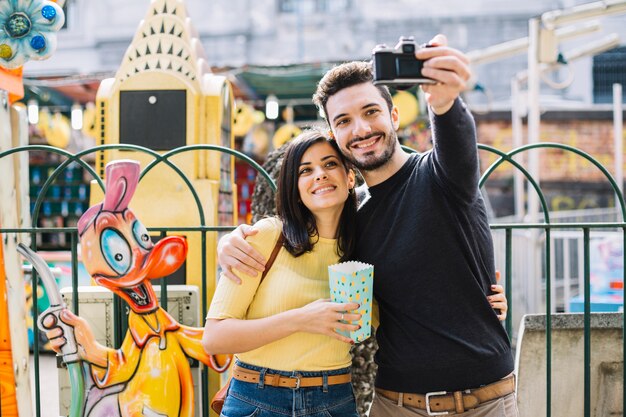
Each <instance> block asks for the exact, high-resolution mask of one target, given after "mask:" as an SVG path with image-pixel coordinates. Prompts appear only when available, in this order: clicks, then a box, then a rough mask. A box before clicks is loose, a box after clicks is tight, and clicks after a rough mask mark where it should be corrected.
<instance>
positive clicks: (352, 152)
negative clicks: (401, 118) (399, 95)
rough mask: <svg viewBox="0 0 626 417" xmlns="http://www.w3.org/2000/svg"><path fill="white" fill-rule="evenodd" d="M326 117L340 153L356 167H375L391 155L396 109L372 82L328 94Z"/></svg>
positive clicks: (372, 168)
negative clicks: (388, 103) (391, 106)
mask: <svg viewBox="0 0 626 417" xmlns="http://www.w3.org/2000/svg"><path fill="white" fill-rule="evenodd" d="M326 116H327V117H328V122H329V124H330V126H331V128H332V131H333V134H334V135H335V139H336V140H337V143H338V144H339V148H340V149H341V152H342V153H343V154H344V155H345V156H346V158H347V159H348V160H349V161H350V162H352V163H353V164H354V166H356V167H357V168H358V169H361V170H364V171H371V170H375V169H377V168H380V167H381V166H383V165H385V164H386V163H387V162H388V161H389V160H390V159H391V157H392V156H393V154H394V151H395V148H396V142H397V135H396V129H397V128H398V110H397V109H396V108H395V107H394V108H392V110H391V112H390V111H389V107H388V106H387V102H386V101H385V100H384V99H383V97H382V96H381V94H380V92H379V91H378V89H377V88H376V87H375V86H374V85H373V84H372V83H369V82H368V83H362V84H356V85H353V86H351V87H347V88H344V89H342V90H340V91H338V92H337V93H335V94H333V95H332V96H330V97H329V98H328V102H327V103H326Z"/></svg>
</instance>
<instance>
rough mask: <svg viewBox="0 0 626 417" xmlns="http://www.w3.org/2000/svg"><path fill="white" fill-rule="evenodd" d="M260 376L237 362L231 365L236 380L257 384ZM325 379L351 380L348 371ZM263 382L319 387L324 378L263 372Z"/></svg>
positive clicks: (337, 382)
mask: <svg viewBox="0 0 626 417" xmlns="http://www.w3.org/2000/svg"><path fill="white" fill-rule="evenodd" d="M260 377H261V373H260V372H259V371H253V370H251V369H246V368H242V367H241V366H238V365H237V364H235V365H233V378H235V379H236V380H239V381H243V382H252V383H254V384H258V383H259V379H260ZM326 379H327V382H326V383H327V384H328V385H338V384H347V383H348V382H350V381H351V377H350V373H345V374H340V375H328V377H327V378H326ZM263 384H264V385H269V386H271V387H284V388H292V389H298V388H305V387H321V386H323V385H324V378H323V377H321V376H298V375H295V376H284V375H277V374H265V378H264V379H263Z"/></svg>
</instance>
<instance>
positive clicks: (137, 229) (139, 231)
mask: <svg viewBox="0 0 626 417" xmlns="http://www.w3.org/2000/svg"><path fill="white" fill-rule="evenodd" d="M133 236H134V238H135V240H136V241H137V243H139V245H140V246H141V247H142V248H144V249H150V248H152V246H153V245H152V239H150V235H149V234H148V230H147V229H146V227H145V226H144V225H143V224H142V223H141V222H140V221H138V220H135V223H133Z"/></svg>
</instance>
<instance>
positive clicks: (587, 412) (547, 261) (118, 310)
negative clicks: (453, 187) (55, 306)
mask: <svg viewBox="0 0 626 417" xmlns="http://www.w3.org/2000/svg"><path fill="white" fill-rule="evenodd" d="M478 146H479V149H480V150H481V151H483V152H488V153H491V154H495V155H496V156H497V159H496V161H495V162H494V163H492V164H491V165H490V166H489V167H488V168H487V169H486V170H485V172H484V173H483V175H482V177H481V179H480V186H481V187H482V186H484V184H485V182H486V181H487V180H488V178H489V177H490V175H491V174H492V173H493V172H494V171H495V170H496V169H497V168H498V167H499V166H500V165H502V164H504V163H505V162H506V163H508V164H511V165H512V166H513V167H514V168H515V169H516V170H518V171H519V172H521V173H522V174H523V176H524V177H525V178H526V180H527V181H528V182H529V184H530V186H531V187H532V188H533V189H534V191H535V192H536V193H537V195H538V196H539V201H540V205H541V210H542V213H543V223H534V224H530V223H510V224H492V225H491V228H492V230H494V231H496V230H499V231H504V233H505V268H504V269H505V271H504V277H505V288H506V296H507V298H508V300H509V314H508V316H507V320H506V322H505V327H506V329H507V331H508V333H509V335H511V334H512V331H513V322H512V318H513V314H512V312H513V310H514V309H515V308H516V306H515V305H514V304H513V303H512V302H511V300H512V299H513V297H512V296H513V294H512V292H511V291H512V287H513V285H512V284H513V270H512V259H513V249H514V248H513V239H512V236H513V231H514V230H520V229H525V230H537V231H542V232H543V233H544V235H545V237H546V239H545V248H544V253H543V268H544V271H543V274H544V277H545V280H546V285H545V287H546V295H545V298H546V313H547V314H546V341H547V343H546V357H547V371H546V376H545V377H546V383H547V392H546V401H547V409H546V416H547V417H550V416H551V412H552V410H551V402H552V401H551V400H552V397H551V395H552V374H551V362H552V345H551V317H552V316H551V314H550V311H551V304H550V303H551V293H550V291H551V280H552V277H551V273H550V271H551V264H552V259H551V247H550V234H551V232H552V230H555V229H577V230H580V231H581V232H582V233H583V242H584V326H585V327H584V350H585V351H584V358H585V360H584V364H583V366H584V410H583V411H584V416H585V417H589V416H591V408H590V404H591V384H590V380H591V375H590V374H591V369H590V363H591V361H590V357H591V340H590V315H591V308H590V305H591V303H590V299H591V298H590V253H589V243H590V233H591V232H592V231H597V230H618V231H621V233H622V237H623V239H622V240H623V242H622V244H623V248H625V249H626V203H625V201H624V196H623V194H622V192H621V191H620V188H619V187H618V185H617V183H616V181H615V180H614V179H613V177H612V176H611V175H610V173H609V172H608V171H607V170H606V168H604V167H603V166H602V165H601V164H600V163H599V162H598V161H596V160H595V159H594V158H593V157H591V156H590V155H588V154H587V153H585V152H583V151H581V150H579V149H576V148H573V147H571V146H567V145H563V144H558V143H545V142H544V143H538V144H534V145H527V146H522V147H520V148H516V149H513V150H511V151H509V152H502V151H500V150H497V149H495V148H493V147H490V146H487V145H482V144H479V145H478ZM540 148H553V149H554V148H556V149H561V150H564V151H567V152H573V153H575V154H577V155H579V156H580V157H582V158H584V159H586V160H587V161H589V162H590V163H592V164H593V165H594V166H595V167H597V169H598V170H599V171H600V172H602V174H603V175H604V176H605V177H606V179H607V181H608V182H609V183H610V184H611V187H612V188H613V191H614V192H615V195H616V202H617V205H618V206H619V209H620V211H621V215H622V221H621V222H619V221H617V222H602V223H600V222H595V223H552V222H551V220H550V213H549V211H548V206H547V203H546V199H545V196H544V194H543V192H542V190H541V188H540V186H539V184H538V183H537V182H536V181H535V179H534V178H533V177H532V176H531V175H530V174H529V173H528V171H527V170H526V169H525V168H524V167H523V166H522V165H521V164H519V163H518V162H517V161H516V160H515V159H513V157H514V156H516V155H518V154H521V153H524V152H528V151H531V150H536V149H540ZM112 149H116V150H125V151H136V152H141V153H144V154H147V155H150V156H152V157H153V158H154V160H153V161H152V162H151V163H150V164H148V165H147V166H146V167H145V168H144V169H143V171H142V173H141V178H143V177H144V176H145V175H146V174H147V173H148V172H150V170H152V169H153V168H154V167H155V166H157V165H158V164H165V165H167V166H168V167H170V168H171V169H172V170H173V171H174V172H175V173H176V174H177V175H178V176H179V177H180V179H181V180H182V181H183V182H184V183H185V184H186V185H187V187H188V189H189V191H190V192H191V193H192V195H193V199H194V201H195V209H196V210H197V213H198V215H199V218H200V224H199V225H198V226H197V227H168V226H164V227H158V228H150V229H149V230H150V231H151V232H158V233H160V234H161V236H165V234H166V233H171V232H198V233H201V246H202V248H201V253H203V254H204V253H206V244H207V242H206V237H207V233H216V232H220V231H229V230H232V229H233V228H234V227H235V226H234V225H233V226H213V225H207V224H206V219H205V217H204V210H203V204H202V201H201V200H200V198H199V197H198V194H197V192H196V190H195V189H194V187H193V184H192V182H191V180H190V179H189V178H188V177H187V176H186V175H185V174H184V173H183V172H182V171H181V170H180V169H179V168H178V167H177V166H176V165H175V164H174V163H173V162H172V161H171V160H170V159H171V158H172V157H173V156H175V155H179V154H182V153H186V152H196V151H213V152H221V153H226V154H228V155H231V156H233V157H235V158H237V159H239V160H242V161H245V162H246V163H248V164H250V165H251V166H252V167H253V168H254V169H255V170H256V171H257V172H258V173H259V174H260V176H261V177H262V178H264V180H266V181H267V182H268V184H269V186H270V188H271V189H272V190H273V191H275V190H276V185H275V184H274V181H273V180H272V178H271V177H270V175H269V174H268V173H267V172H266V171H265V170H263V168H262V167H261V166H259V165H258V164H257V163H256V162H255V161H254V160H252V159H251V158H249V157H248V156H246V155H245V154H243V153H240V152H237V151H235V150H232V149H230V148H225V147H221V146H216V145H192V146H185V147H181V148H177V149H174V150H172V151H169V152H167V153H164V154H159V153H157V152H155V151H153V150H150V149H148V148H144V147H140V146H135V145H102V146H98V147H95V148H91V149H88V150H85V151H82V152H79V153H76V154H72V153H69V152H67V151H65V150H62V149H58V148H54V147H50V146H40V145H30V146H24V147H19V148H14V149H10V150H8V151H5V152H1V153H0V159H2V158H5V157H8V156H9V155H12V154H15V153H20V152H31V151H44V152H49V153H51V154H56V155H59V156H62V157H64V158H65V160H64V161H63V162H62V163H60V164H59V166H58V167H57V168H56V169H55V170H54V171H53V173H52V174H51V175H50V177H49V178H48V179H47V180H46V181H45V182H44V184H43V186H42V188H41V192H40V193H39V195H38V196H37V198H36V200H35V202H34V209H33V213H32V224H33V225H36V224H37V221H38V218H39V216H40V212H41V206H42V203H43V200H44V198H45V196H46V193H47V191H48V189H49V188H50V186H51V185H53V183H54V182H55V180H56V179H57V178H58V177H59V175H60V174H61V173H62V172H63V171H64V170H65V169H66V168H67V167H68V166H69V165H70V164H72V163H75V164H78V165H79V166H81V167H82V168H83V169H85V170H86V171H87V172H88V173H89V174H90V175H91V176H92V177H93V179H95V180H96V181H97V183H98V185H99V186H100V188H101V189H102V190H104V184H103V182H102V180H101V179H100V178H99V177H98V176H97V174H96V172H95V170H94V169H92V168H91V166H90V165H89V164H88V163H87V162H85V161H84V160H83V158H85V156H87V155H89V154H93V153H96V152H101V151H106V150H112ZM405 150H407V151H408V152H414V151H413V150H411V149H408V148H405ZM50 232H52V233H58V232H63V233H68V234H69V235H70V242H71V259H72V263H71V265H72V267H71V271H72V272H71V274H72V287H73V296H72V300H73V305H72V310H73V311H74V312H75V313H77V314H78V313H79V299H78V291H77V286H78V264H77V244H78V233H77V230H76V228H75V227H52V228H50V227H35V226H33V227H30V228H20V229H10V228H0V234H6V233H30V234H31V235H32V245H31V247H32V249H33V250H37V247H36V239H35V236H36V235H37V234H39V233H50ZM5 256H12V255H11V254H5ZM622 256H624V255H622ZM201 270H202V276H205V277H206V276H207V265H206V259H205V258H204V257H203V259H202V267H201ZM624 276H626V262H624ZM32 280H33V282H32V285H33V288H37V285H36V284H37V275H36V273H35V272H34V271H33V275H32ZM161 287H162V291H161V305H162V306H163V307H164V308H167V285H166V279H164V281H163V285H162V286H161ZM206 296H207V285H206V282H205V281H203V283H202V288H201V298H202V301H201V313H202V314H201V317H204V316H205V315H206V311H207V305H206ZM622 308H623V306H622ZM38 315H39V311H38V310H37V303H36V302H34V303H33V317H37V316H38ZM114 315H115V336H114V345H115V347H119V345H120V344H121V342H122V337H123V334H124V331H125V322H124V320H123V314H122V301H121V300H120V299H119V298H118V297H116V301H115V303H114ZM622 320H623V314H622ZM625 335H626V332H623V339H622V343H624V341H626V336H625ZM33 348H34V352H33V355H34V375H35V381H34V388H35V389H34V391H35V404H36V416H37V417H39V416H41V403H40V392H41V383H40V382H41V381H40V375H39V342H38V339H37V337H35V338H34V346H33ZM625 356H626V352H625ZM622 359H623V358H622ZM624 382H625V383H624V387H626V377H625V381H624ZM207 383H208V373H207V370H206V369H204V370H203V372H202V386H203V387H206V386H207ZM202 395H203V398H202V401H201V403H202V413H201V415H203V416H208V399H207V398H206V395H207V390H206V388H203V390H202ZM622 396H623V399H624V400H625V401H624V404H626V389H624V390H623V393H622ZM522 407H523V404H522V405H521V408H522Z"/></svg>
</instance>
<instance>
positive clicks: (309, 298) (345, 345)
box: [203, 131, 361, 417]
mask: <svg viewBox="0 0 626 417" xmlns="http://www.w3.org/2000/svg"><path fill="white" fill-rule="evenodd" d="M354 184H355V177H354V172H353V171H352V170H351V169H350V168H349V167H348V166H347V164H346V162H345V161H344V160H343V158H342V157H341V153H340V152H339V150H338V149H337V147H336V145H335V143H334V142H331V141H329V140H327V139H326V138H325V137H324V136H323V135H322V134H320V133H319V132H316V131H307V132H304V133H302V134H301V135H300V136H299V137H298V138H296V139H294V141H293V142H292V143H291V144H290V145H289V147H288V149H287V150H286V153H285V156H284V159H283V166H282V168H281V170H280V174H279V178H278V190H279V191H278V194H277V213H278V218H268V219H263V220H261V221H259V222H258V223H257V224H256V227H258V228H259V233H257V234H256V235H255V236H252V237H250V238H249V242H250V243H251V244H252V245H253V246H254V247H255V248H257V250H259V251H260V252H261V253H263V254H264V255H266V256H268V257H269V254H270V252H271V251H272V248H273V247H274V245H275V243H276V240H277V239H278V237H279V235H280V234H281V232H282V233H283V236H284V245H283V248H282V249H281V250H280V252H279V253H278V255H277V257H276V259H275V261H274V263H273V265H272V266H271V267H270V269H269V271H268V272H267V275H266V277H265V279H264V280H263V282H262V283H261V284H260V285H259V282H260V278H259V277H244V279H243V280H242V281H243V283H242V285H237V284H234V283H233V282H232V281H230V280H228V279H221V280H220V281H219V283H218V287H217V289H216V292H215V295H214V297H213V302H212V303H211V307H210V309H209V313H208V315H207V322H206V326H205V333H204V339H203V344H204V348H205V350H206V351H207V352H223V353H225V352H233V353H238V355H237V364H236V366H237V367H238V368H243V370H241V372H242V373H243V374H250V375H252V376H254V375H255V374H256V380H258V379H259V376H260V374H264V375H265V378H264V380H265V381H264V383H263V384H260V383H258V382H256V383H249V382H243V381H240V380H238V379H236V377H234V378H233V379H232V381H231V385H230V388H229V393H228V397H227V398H226V401H225V403H224V408H223V409H222V415H224V416H227V417H234V416H248V415H268V416H269V415H276V414H281V413H282V414H291V413H293V414H294V415H295V414H297V415H299V416H306V415H314V414H320V415H330V416H333V417H334V416H358V414H357V412H356V404H355V400H354V395H353V393H352V386H351V384H350V373H349V372H350V364H351V356H350V346H351V344H352V343H353V342H352V340H351V339H350V338H347V337H344V336H342V335H340V334H339V333H337V332H336V331H335V329H338V330H348V331H350V330H356V329H358V325H354V324H348V323H341V322H340V320H341V319H343V320H344V321H346V322H352V321H357V320H359V319H360V317H361V316H360V314H353V313H349V312H350V311H352V310H355V309H357V308H358V307H359V305H358V304H357V303H333V302H330V301H329V300H327V298H328V295H329V288H328V265H331V264H333V263H336V262H339V261H343V260H347V259H349V258H350V256H351V254H352V251H353V247H354V240H353V237H354V213H355V212H356V198H355V194H354ZM242 352H245V353H242ZM235 375H236V373H235ZM271 375H282V376H284V377H286V378H284V379H282V380H283V381H286V382H284V384H289V386H292V387H293V388H295V387H296V386H297V384H298V382H300V385H303V386H304V385H311V386H307V387H304V388H298V389H287V388H285V387H282V386H271V385H270V384H271V383H272V381H273V380H278V378H276V377H272V376H271ZM290 376H291V378H288V377H290ZM268 377H269V378H273V379H272V380H270V381H268ZM268 382H269V383H268ZM259 413H260V414H259Z"/></svg>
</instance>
